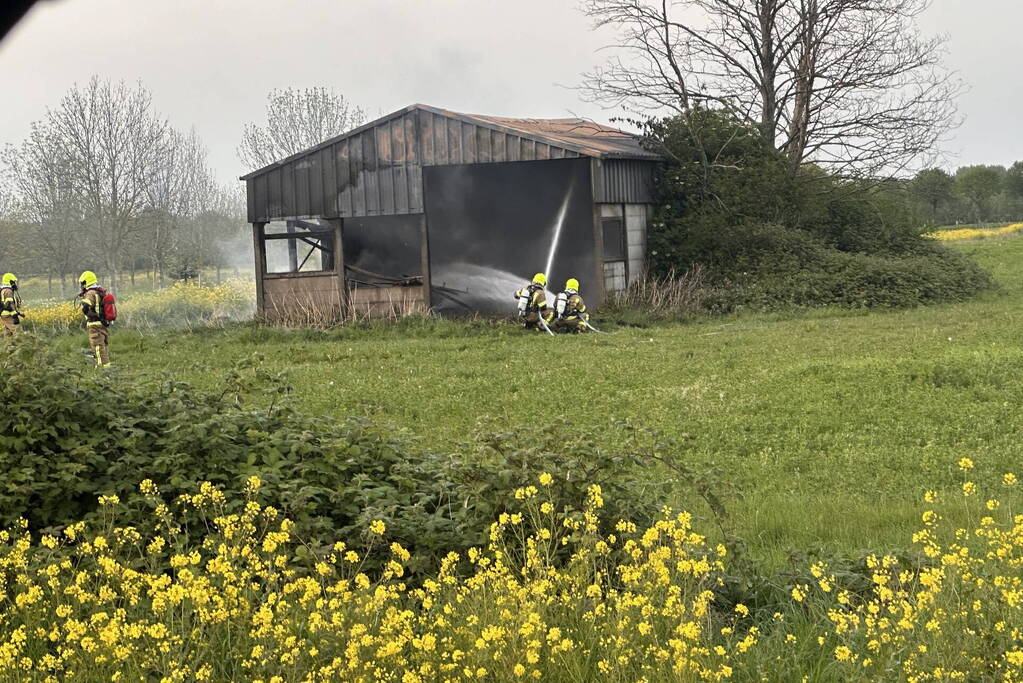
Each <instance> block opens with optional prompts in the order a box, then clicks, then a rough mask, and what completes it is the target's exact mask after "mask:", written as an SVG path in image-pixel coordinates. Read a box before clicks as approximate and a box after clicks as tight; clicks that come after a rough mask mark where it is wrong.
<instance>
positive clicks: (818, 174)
mask: <svg viewBox="0 0 1023 683" xmlns="http://www.w3.org/2000/svg"><path fill="white" fill-rule="evenodd" d="M648 135H649V137H650V138H651V139H653V140H655V141H656V144H658V146H659V147H660V148H662V149H664V150H665V151H666V152H667V154H668V155H669V156H670V159H671V161H670V162H669V163H668V164H667V165H666V166H665V168H664V169H663V171H662V172H661V174H660V179H659V185H658V193H659V202H660V204H659V205H660V207H661V208H660V209H659V211H658V213H657V214H656V217H655V219H654V222H653V225H652V226H651V228H650V234H649V238H648V244H649V260H650V267H651V272H652V274H653V275H654V276H655V277H661V276H664V275H665V274H667V273H669V272H672V271H680V272H681V271H686V270H689V269H691V268H693V267H694V266H695V265H699V266H701V267H702V268H703V269H704V270H705V274H706V280H707V285H708V292H707V294H706V296H705V298H704V302H703V303H704V306H705V307H706V308H708V309H710V310H714V311H731V310H734V309H736V308H743V307H751V308H755V309H768V308H775V307H778V306H832V305H835V306H844V307H853V308H863V307H899V306H913V305H918V304H928V303H936V302H941V301H959V300H963V299H965V298H967V297H970V296H973V295H974V294H976V293H977V292H979V291H981V290H983V289H985V288H987V287H989V286H991V281H990V278H989V277H988V276H987V275H986V274H985V273H984V272H983V271H982V270H981V269H980V268H979V267H978V266H977V265H976V264H974V263H972V262H971V261H970V260H969V259H968V258H966V257H965V256H964V255H962V254H960V253H956V252H952V251H949V250H947V249H945V248H943V247H942V246H941V245H938V244H935V243H934V241H933V240H928V239H925V238H923V237H921V236H920V235H919V232H920V229H919V225H918V224H917V223H915V222H914V220H913V215H912V212H911V211H909V210H908V209H907V207H906V206H905V203H904V202H901V201H900V200H899V199H898V197H897V192H898V190H897V188H895V187H893V186H890V185H886V184H883V183H882V184H876V183H870V182H866V181H852V180H842V179H840V178H838V177H834V176H831V175H828V174H827V173H825V172H823V171H822V170H820V169H818V168H816V167H814V166H812V165H803V166H800V167H799V168H798V170H795V171H793V169H792V166H791V164H790V163H789V162H788V160H787V159H786V158H785V157H784V155H782V154H781V153H780V152H778V151H776V150H775V149H773V148H772V147H770V146H767V145H765V144H764V143H763V140H762V137H761V135H760V131H759V130H758V129H756V128H755V127H752V126H743V125H741V124H739V123H736V122H735V121H733V120H732V119H731V118H730V117H728V116H727V115H725V114H723V113H721V112H717V111H712V110H700V111H697V112H694V113H690V114H687V115H684V116H679V117H676V118H673V119H666V120H662V121H657V122H653V123H651V124H649V126H648Z"/></svg>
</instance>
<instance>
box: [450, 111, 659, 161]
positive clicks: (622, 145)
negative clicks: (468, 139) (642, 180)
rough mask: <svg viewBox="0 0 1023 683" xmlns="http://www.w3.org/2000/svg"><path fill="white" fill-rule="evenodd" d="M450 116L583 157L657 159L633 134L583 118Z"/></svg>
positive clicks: (654, 153)
mask: <svg viewBox="0 0 1023 683" xmlns="http://www.w3.org/2000/svg"><path fill="white" fill-rule="evenodd" d="M451 113H452V114H455V115H456V116H461V117H464V118H467V119H475V120H477V121H479V122H480V123H481V124H483V125H486V124H488V123H489V124H494V125H497V126H501V127H504V128H510V129H512V130H514V131H517V132H519V133H520V134H522V135H525V136H527V137H531V138H539V139H543V140H544V141H545V142H548V143H549V144H554V145H558V144H561V145H565V148H566V149H572V150H574V151H577V152H580V153H581V154H584V155H585V156H595V157H612V158H628V159H650V160H656V159H660V158H661V156H660V155H659V154H657V153H656V152H651V151H650V150H648V149H645V148H644V147H643V145H642V144H640V139H639V137H637V136H636V135H633V134H631V133H627V132H625V131H621V130H618V129H617V128H611V127H610V126H603V125H601V124H599V123H594V122H593V121H587V120H586V119H576V118H572V119H515V118H506V117H503V116H484V115H480V114H459V113H458V112H451Z"/></svg>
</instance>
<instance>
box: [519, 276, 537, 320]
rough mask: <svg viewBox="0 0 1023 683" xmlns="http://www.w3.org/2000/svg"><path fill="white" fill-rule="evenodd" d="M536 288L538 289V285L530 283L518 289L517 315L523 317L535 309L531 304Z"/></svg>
mask: <svg viewBox="0 0 1023 683" xmlns="http://www.w3.org/2000/svg"><path fill="white" fill-rule="evenodd" d="M537 289H540V286H539V285H535V284H531V285H529V286H528V287H523V288H522V289H520V290H519V297H518V305H519V317H524V316H525V315H526V314H527V313H532V312H533V311H534V310H536V306H534V305H533V293H534V292H535V291H536V290H537Z"/></svg>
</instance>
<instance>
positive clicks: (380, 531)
mask: <svg viewBox="0 0 1023 683" xmlns="http://www.w3.org/2000/svg"><path fill="white" fill-rule="evenodd" d="M369 530H370V531H372V532H373V533H374V534H376V535H377V536H383V535H384V532H385V531H387V525H386V524H384V520H382V519H374V520H373V521H372V522H370V523H369Z"/></svg>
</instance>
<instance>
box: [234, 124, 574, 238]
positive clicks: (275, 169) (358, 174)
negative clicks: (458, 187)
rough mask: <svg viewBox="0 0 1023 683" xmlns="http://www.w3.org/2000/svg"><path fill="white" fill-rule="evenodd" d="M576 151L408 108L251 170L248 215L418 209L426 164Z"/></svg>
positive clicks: (342, 215) (561, 156)
mask: <svg viewBox="0 0 1023 683" xmlns="http://www.w3.org/2000/svg"><path fill="white" fill-rule="evenodd" d="M579 156H581V154H580V153H579V152H578V151H575V150H571V149H567V148H564V147H560V146H558V145H554V144H548V143H546V142H542V141H540V140H537V139H533V138H531V137H528V136H527V135H524V134H523V135H519V134H517V133H516V131H514V130H513V129H509V128H502V127H501V126H499V125H496V124H495V125H489V124H480V123H474V122H472V121H468V120H465V119H462V118H453V117H451V116H443V115H441V114H438V113H437V112H436V111H429V110H428V109H423V108H416V107H410V108H408V109H405V110H402V111H400V112H397V113H395V114H393V115H391V116H389V117H385V118H383V119H380V120H378V121H375V122H373V123H371V124H367V125H366V126H363V127H361V128H359V129H356V130H355V131H352V132H351V133H349V134H346V135H344V136H341V137H339V138H337V139H335V140H333V141H330V142H327V143H324V144H323V145H321V146H318V147H315V148H313V149H311V150H310V151H309V152H307V153H304V154H302V155H296V156H295V157H292V158H289V159H288V160H286V161H284V162H282V163H281V164H278V165H276V166H272V167H268V168H267V169H264V170H263V171H259V172H257V173H255V174H252V175H251V176H249V177H248V178H247V190H248V194H249V197H248V206H247V208H248V213H249V222H255V221H272V220H286V219H294V218H328V219H333V218H349V217H360V216H386V215H405V214H417V213H422V212H423V210H424V203H425V202H424V197H423V171H422V167H423V166H441V165H447V164H479V163H501V162H510V161H538V160H544V159H566V158H572V157H579Z"/></svg>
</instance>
